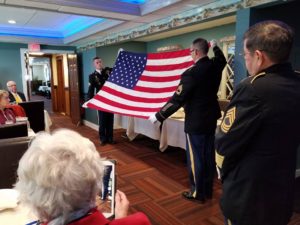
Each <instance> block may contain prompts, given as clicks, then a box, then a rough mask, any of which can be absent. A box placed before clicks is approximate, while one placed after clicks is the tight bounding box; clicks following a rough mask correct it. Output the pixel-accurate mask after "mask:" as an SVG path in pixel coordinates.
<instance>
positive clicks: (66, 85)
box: [20, 49, 81, 125]
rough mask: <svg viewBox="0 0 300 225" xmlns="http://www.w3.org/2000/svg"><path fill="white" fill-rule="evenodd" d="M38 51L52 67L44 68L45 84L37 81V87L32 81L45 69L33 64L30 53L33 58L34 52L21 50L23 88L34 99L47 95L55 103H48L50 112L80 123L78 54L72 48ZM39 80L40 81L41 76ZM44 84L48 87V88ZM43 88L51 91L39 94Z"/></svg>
mask: <svg viewBox="0 0 300 225" xmlns="http://www.w3.org/2000/svg"><path fill="white" fill-rule="evenodd" d="M38 54H39V58H43V57H44V58H48V59H49V61H50V63H49V64H50V66H49V70H47V69H44V70H45V71H44V72H45V73H46V74H45V73H44V75H43V76H45V79H43V81H42V84H40V83H41V82H36V83H38V84H35V86H38V87H35V86H34V85H33V84H31V82H32V81H33V78H35V74H38V73H39V72H38V71H41V70H42V67H41V66H40V67H36V68H35V67H32V66H31V65H30V63H29V58H30V56H31V57H34V55H33V54H32V53H29V52H28V50H27V49H21V50H20V55H21V64H22V74H23V76H22V80H23V91H24V93H26V97H27V99H29V100H35V99H34V98H37V96H39V97H40V98H44V100H43V101H44V102H45V101H46V100H50V102H51V103H52V104H49V105H50V108H49V109H47V111H49V112H54V113H60V114H63V115H66V116H70V117H71V119H72V122H73V123H74V124H78V125H79V124H80V121H81V116H80V102H79V100H80V99H79V84H78V80H79V77H78V76H79V74H78V64H77V55H76V54H74V52H73V51H63V50H62V51H60V50H44V51H42V52H38ZM36 58H38V57H36ZM49 61H48V62H49ZM48 75H49V76H48ZM37 79H38V80H39V78H37ZM33 83H34V82H33ZM43 86H48V88H46V87H43ZM43 88H44V89H47V90H48V91H49V92H50V93H46V94H45V95H43V94H41V93H39V92H38V91H39V89H40V90H41V89H43ZM32 89H34V91H32ZM36 90H38V91H36Z"/></svg>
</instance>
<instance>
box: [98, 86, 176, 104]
mask: <svg viewBox="0 0 300 225" xmlns="http://www.w3.org/2000/svg"><path fill="white" fill-rule="evenodd" d="M101 91H105V92H108V93H110V94H111V95H114V96H117V97H120V98H124V99H126V100H129V101H135V102H144V103H162V102H167V101H168V100H169V99H170V98H145V97H136V96H132V95H128V94H126V93H123V92H120V91H117V90H115V89H112V88H110V87H107V86H103V87H102V89H101ZM98 96H99V95H95V97H94V98H96V99H98ZM98 100H99V99H98Z"/></svg>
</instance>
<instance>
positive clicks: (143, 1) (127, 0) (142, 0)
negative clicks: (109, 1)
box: [119, 0, 147, 4]
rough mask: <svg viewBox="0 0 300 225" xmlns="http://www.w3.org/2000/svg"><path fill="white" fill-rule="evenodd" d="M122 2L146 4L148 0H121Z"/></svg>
mask: <svg viewBox="0 0 300 225" xmlns="http://www.w3.org/2000/svg"><path fill="white" fill-rule="evenodd" d="M119 1H120V2H127V3H130V4H144V3H145V2H146V1H147V0H119Z"/></svg>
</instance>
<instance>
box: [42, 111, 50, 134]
mask: <svg viewBox="0 0 300 225" xmlns="http://www.w3.org/2000/svg"><path fill="white" fill-rule="evenodd" d="M44 120H45V131H46V132H48V133H49V132H50V127H51V125H52V120H51V118H50V116H49V113H48V112H47V111H46V110H44Z"/></svg>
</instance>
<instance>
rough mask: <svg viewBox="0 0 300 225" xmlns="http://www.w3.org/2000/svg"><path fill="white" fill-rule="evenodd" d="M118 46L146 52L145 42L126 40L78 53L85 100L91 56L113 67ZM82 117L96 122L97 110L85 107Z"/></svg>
mask: <svg viewBox="0 0 300 225" xmlns="http://www.w3.org/2000/svg"><path fill="white" fill-rule="evenodd" d="M120 48H123V49H124V50H127V51H133V52H146V51H147V47H146V43H143V42H134V41H132V42H127V43H121V44H117V45H111V46H103V47H98V48H94V49H90V50H87V51H84V52H82V53H80V62H81V74H82V77H81V91H82V95H83V98H84V99H85V100H87V92H88V86H89V74H91V73H92V72H93V71H94V67H93V62H92V60H93V58H94V57H95V56H98V57H100V58H101V59H102V60H103V63H104V66H109V67H113V66H114V64H115V60H116V58H117V54H118V51H119V49H120ZM84 119H85V120H87V121H89V122H92V123H95V124H98V117H97V111H96V110H94V109H86V110H85V116H84Z"/></svg>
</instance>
